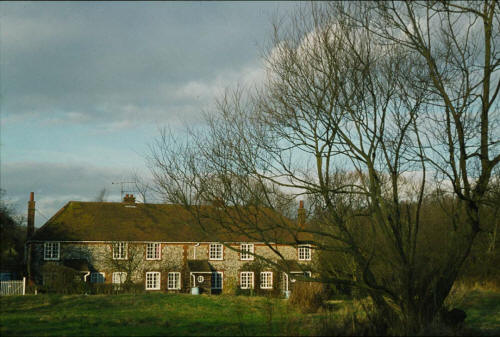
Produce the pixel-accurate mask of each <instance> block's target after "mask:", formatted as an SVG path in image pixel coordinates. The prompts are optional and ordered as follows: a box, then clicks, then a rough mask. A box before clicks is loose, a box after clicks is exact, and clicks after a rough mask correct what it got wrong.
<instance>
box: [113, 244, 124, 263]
mask: <svg viewBox="0 0 500 337" xmlns="http://www.w3.org/2000/svg"><path fill="white" fill-rule="evenodd" d="M126 259H127V243H126V242H115V243H113V260H126Z"/></svg>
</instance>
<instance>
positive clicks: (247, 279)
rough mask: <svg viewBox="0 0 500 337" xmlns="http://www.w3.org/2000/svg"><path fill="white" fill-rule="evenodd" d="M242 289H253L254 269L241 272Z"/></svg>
mask: <svg viewBox="0 0 500 337" xmlns="http://www.w3.org/2000/svg"><path fill="white" fill-rule="evenodd" d="M240 287H241V289H253V271H242V272H240Z"/></svg>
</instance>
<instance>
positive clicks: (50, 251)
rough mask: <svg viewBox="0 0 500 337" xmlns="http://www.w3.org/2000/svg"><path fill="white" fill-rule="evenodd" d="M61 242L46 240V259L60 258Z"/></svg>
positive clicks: (44, 249) (44, 251) (44, 246)
mask: <svg viewBox="0 0 500 337" xmlns="http://www.w3.org/2000/svg"><path fill="white" fill-rule="evenodd" d="M60 250H61V244H60V243H59V242H45V243H44V245H43V259H44V260H59V255H60V254H59V252H60Z"/></svg>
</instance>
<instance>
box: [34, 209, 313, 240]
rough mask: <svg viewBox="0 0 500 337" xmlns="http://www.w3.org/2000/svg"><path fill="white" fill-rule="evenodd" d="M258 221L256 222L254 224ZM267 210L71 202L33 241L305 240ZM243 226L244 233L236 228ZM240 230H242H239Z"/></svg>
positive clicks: (281, 217)
mask: <svg viewBox="0 0 500 337" xmlns="http://www.w3.org/2000/svg"><path fill="white" fill-rule="evenodd" d="M256 225H257V226H256ZM295 228H297V226H296V225H295V222H294V221H291V220H289V219H287V218H284V217H283V216H280V215H279V214H278V213H276V212H274V211H271V210H269V209H264V210H262V209H256V208H248V207H238V208H227V207H226V208H223V209H219V208H216V207H213V206H197V207H192V208H190V209H187V208H185V207H183V206H181V205H174V204H129V203H120V202H81V201H70V202H68V203H67V204H66V205H65V206H64V207H63V208H62V209H61V210H59V211H58V212H57V213H56V214H55V215H54V216H53V217H52V218H51V219H49V220H48V221H47V222H46V223H45V224H44V225H43V226H42V227H41V228H40V229H38V230H37V231H36V233H35V234H34V236H33V237H32V240H33V241H48V240H51V241H164V242H213V241H221V242H249V241H250V242H265V241H267V242H278V243H294V242H298V241H299V240H300V241H301V240H304V239H305V238H304V235H303V233H300V234H297V231H296V230H295ZM241 229H243V231H242V230H241ZM243 232H246V233H245V234H243Z"/></svg>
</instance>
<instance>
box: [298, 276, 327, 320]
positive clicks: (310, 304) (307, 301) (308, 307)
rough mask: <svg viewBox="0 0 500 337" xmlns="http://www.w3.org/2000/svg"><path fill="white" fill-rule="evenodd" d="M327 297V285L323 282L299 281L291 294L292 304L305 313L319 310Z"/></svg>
mask: <svg viewBox="0 0 500 337" xmlns="http://www.w3.org/2000/svg"><path fill="white" fill-rule="evenodd" d="M326 298H327V293H326V287H325V285H324V284H323V283H319V282H305V281H297V282H295V285H294V286H293V290H292V294H291V295H290V304H292V305H294V306H297V307H299V308H300V310H302V312H304V313H306V312H309V313H311V312H316V311H318V309H319V308H320V307H322V306H323V300H324V299H326Z"/></svg>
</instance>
